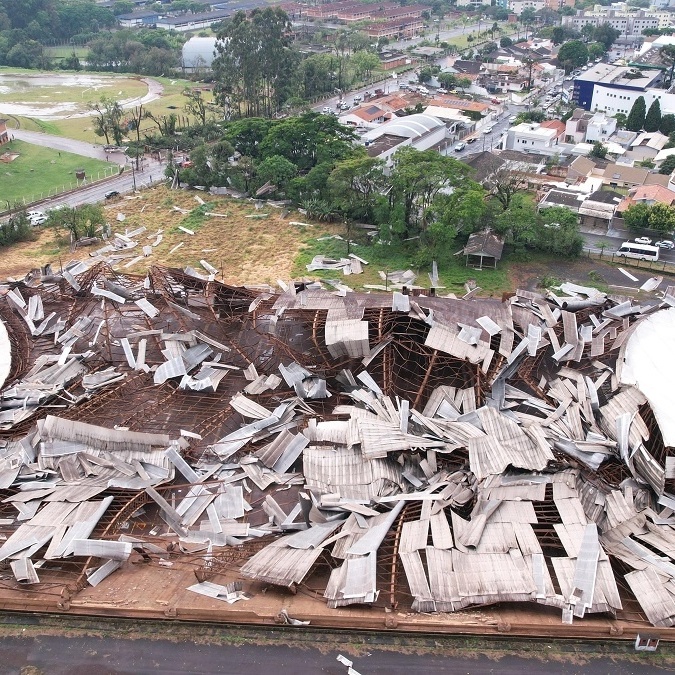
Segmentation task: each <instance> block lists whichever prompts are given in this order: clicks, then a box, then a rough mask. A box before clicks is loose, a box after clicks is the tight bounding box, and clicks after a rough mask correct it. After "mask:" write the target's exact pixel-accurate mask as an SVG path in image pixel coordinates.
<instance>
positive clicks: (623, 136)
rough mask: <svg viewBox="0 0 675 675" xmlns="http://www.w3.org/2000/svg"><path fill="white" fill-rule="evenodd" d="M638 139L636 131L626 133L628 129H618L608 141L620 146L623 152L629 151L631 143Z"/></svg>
mask: <svg viewBox="0 0 675 675" xmlns="http://www.w3.org/2000/svg"><path fill="white" fill-rule="evenodd" d="M637 137H638V133H637V131H628V129H619V130H618V131H615V132H614V133H613V134H612V138H611V139H610V140H611V142H612V143H616V144H617V145H620V146H621V147H622V148H624V149H625V150H629V149H630V146H631V145H633V141H634V140H635V139H636V138H637Z"/></svg>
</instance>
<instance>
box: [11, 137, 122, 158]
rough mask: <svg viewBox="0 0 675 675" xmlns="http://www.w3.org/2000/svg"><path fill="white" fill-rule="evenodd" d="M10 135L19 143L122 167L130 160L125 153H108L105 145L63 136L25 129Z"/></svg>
mask: <svg viewBox="0 0 675 675" xmlns="http://www.w3.org/2000/svg"><path fill="white" fill-rule="evenodd" d="M10 133H11V135H12V136H14V138H15V139H16V140H18V141H25V142H26V143H31V144H32V145H40V146H42V147H44V148H51V149H52V150H58V151H59V152H72V153H73V154H75V155H81V156H82V157H91V158H93V159H100V160H102V161H106V160H107V161H109V162H114V163H115V164H119V165H120V166H123V165H124V164H126V163H127V161H128V159H129V158H128V157H127V156H126V155H125V154H124V153H123V152H106V151H105V150H104V149H103V145H98V144H94V143H87V142H86V141H75V140H73V139H71V138H64V137H63V136H52V135H50V134H44V133H42V132H40V131H26V130H25V129H14V130H13V131H10Z"/></svg>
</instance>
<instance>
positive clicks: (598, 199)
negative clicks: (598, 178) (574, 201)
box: [579, 190, 623, 229]
mask: <svg viewBox="0 0 675 675" xmlns="http://www.w3.org/2000/svg"><path fill="white" fill-rule="evenodd" d="M622 199H623V196H622V195H620V194H619V193H618V192H613V191H604V190H598V191H596V192H594V193H593V194H591V195H590V196H589V197H588V199H586V200H585V201H584V202H583V203H582V204H581V206H580V207H579V224H580V225H581V226H582V227H588V228H604V229H609V227H610V225H611V223H612V219H613V218H614V214H615V213H616V210H617V207H618V205H619V204H620V203H621V200H622Z"/></svg>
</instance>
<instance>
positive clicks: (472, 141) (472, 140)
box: [466, 136, 478, 143]
mask: <svg viewBox="0 0 675 675" xmlns="http://www.w3.org/2000/svg"><path fill="white" fill-rule="evenodd" d="M477 140H478V139H477V138H476V137H475V136H472V137H471V138H467V139H466V142H467V143H475V142H476V141H477Z"/></svg>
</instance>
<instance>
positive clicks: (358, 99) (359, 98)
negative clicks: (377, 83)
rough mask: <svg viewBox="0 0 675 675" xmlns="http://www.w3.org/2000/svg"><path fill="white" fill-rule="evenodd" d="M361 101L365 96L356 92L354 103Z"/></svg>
mask: <svg viewBox="0 0 675 675" xmlns="http://www.w3.org/2000/svg"><path fill="white" fill-rule="evenodd" d="M359 101H363V96H361V94H356V96H354V103H358V102H359Z"/></svg>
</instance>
